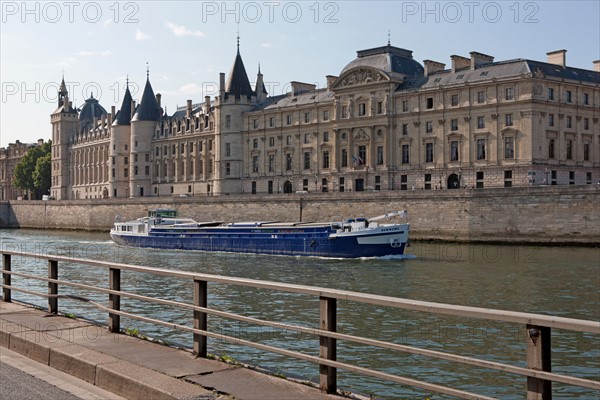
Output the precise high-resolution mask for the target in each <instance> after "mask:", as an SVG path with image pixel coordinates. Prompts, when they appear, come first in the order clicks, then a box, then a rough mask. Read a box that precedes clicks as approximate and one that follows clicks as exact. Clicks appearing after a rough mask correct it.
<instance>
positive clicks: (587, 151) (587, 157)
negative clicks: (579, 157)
mask: <svg viewBox="0 0 600 400" xmlns="http://www.w3.org/2000/svg"><path fill="white" fill-rule="evenodd" d="M583 161H590V143H589V142H584V143H583Z"/></svg>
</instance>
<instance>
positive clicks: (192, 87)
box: [179, 83, 202, 94]
mask: <svg viewBox="0 0 600 400" xmlns="http://www.w3.org/2000/svg"><path fill="white" fill-rule="evenodd" d="M179 93H181V94H199V93H202V86H200V85H198V84H197V83H186V84H185V85H183V86H182V87H180V88H179Z"/></svg>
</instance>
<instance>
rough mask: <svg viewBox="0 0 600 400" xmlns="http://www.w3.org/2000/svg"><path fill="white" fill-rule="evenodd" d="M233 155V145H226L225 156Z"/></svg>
mask: <svg viewBox="0 0 600 400" xmlns="http://www.w3.org/2000/svg"><path fill="white" fill-rule="evenodd" d="M230 155H231V143H225V156H227V157H229V156H230Z"/></svg>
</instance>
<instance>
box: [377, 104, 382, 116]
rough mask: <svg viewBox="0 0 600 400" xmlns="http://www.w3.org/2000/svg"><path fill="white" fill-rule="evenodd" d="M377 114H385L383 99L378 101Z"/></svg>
mask: <svg viewBox="0 0 600 400" xmlns="http://www.w3.org/2000/svg"><path fill="white" fill-rule="evenodd" d="M377 114H383V102H382V101H378V102H377Z"/></svg>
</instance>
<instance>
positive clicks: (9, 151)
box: [0, 139, 44, 201]
mask: <svg viewBox="0 0 600 400" xmlns="http://www.w3.org/2000/svg"><path fill="white" fill-rule="evenodd" d="M42 144H44V139H39V140H38V142H37V143H21V142H20V141H18V140H17V141H16V142H15V143H9V145H8V147H3V148H0V201H4V200H16V199H18V198H22V197H24V196H28V195H29V193H26V192H23V191H22V190H19V189H17V188H15V187H14V186H13V183H12V179H13V175H14V171H15V167H16V166H17V164H18V163H19V162H20V161H21V159H22V158H23V157H24V156H25V154H26V153H27V151H28V150H29V149H30V148H32V147H35V146H41V145H42Z"/></svg>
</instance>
